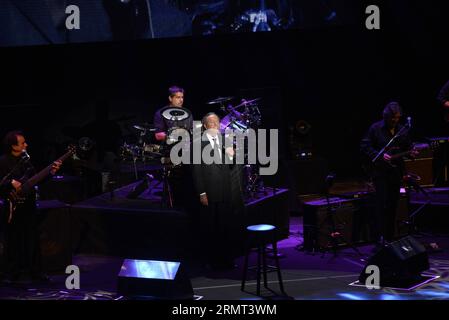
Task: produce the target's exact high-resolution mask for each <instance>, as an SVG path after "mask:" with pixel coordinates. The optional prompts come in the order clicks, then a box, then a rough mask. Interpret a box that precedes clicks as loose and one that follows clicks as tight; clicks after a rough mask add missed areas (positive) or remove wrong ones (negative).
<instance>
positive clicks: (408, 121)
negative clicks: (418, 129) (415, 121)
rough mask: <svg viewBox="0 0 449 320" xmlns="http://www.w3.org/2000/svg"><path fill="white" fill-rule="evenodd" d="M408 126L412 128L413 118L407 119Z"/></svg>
mask: <svg viewBox="0 0 449 320" xmlns="http://www.w3.org/2000/svg"><path fill="white" fill-rule="evenodd" d="M407 126H408V127H409V128H411V127H412V117H407Z"/></svg>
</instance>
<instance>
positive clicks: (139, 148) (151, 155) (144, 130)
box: [119, 97, 262, 192]
mask: <svg viewBox="0 0 449 320" xmlns="http://www.w3.org/2000/svg"><path fill="white" fill-rule="evenodd" d="M232 100H234V97H218V98H216V99H213V100H210V101H208V102H207V103H206V104H208V105H219V106H220V112H217V113H218V114H219V115H222V114H224V116H222V118H221V123H220V130H221V131H222V133H223V134H224V133H225V132H226V131H227V130H228V129H232V130H233V132H238V133H245V132H246V131H247V130H248V129H257V128H258V127H259V126H260V125H261V120H262V117H261V113H260V110H259V106H258V104H257V102H258V101H259V100H261V98H255V99H251V100H246V99H242V100H241V101H240V102H239V103H238V104H237V105H235V106H233V105H232V104H230V102H231V101H232ZM161 116H162V117H163V118H164V119H165V120H166V121H167V122H168V123H171V124H173V126H172V127H170V128H169V129H168V132H167V139H166V141H165V142H164V143H155V139H154V133H155V132H156V130H157V129H156V127H155V126H154V125H153V124H150V123H141V124H135V125H133V126H132V128H133V129H134V131H135V137H134V139H133V142H124V143H123V145H122V146H121V147H120V151H119V156H120V159H121V160H122V161H123V162H125V161H132V162H133V163H134V171H135V176H136V180H137V179H139V177H138V172H137V163H139V164H141V163H142V164H144V165H145V164H146V163H149V162H154V161H157V162H159V163H160V164H161V165H162V169H163V171H164V172H165V171H166V170H170V168H171V167H173V165H172V164H171V162H170V161H168V160H169V154H170V150H171V148H172V147H173V146H174V145H175V144H176V143H177V142H178V140H177V138H176V137H178V136H180V135H181V134H180V132H178V131H180V130H183V131H184V130H185V129H184V128H182V126H180V125H179V124H182V121H184V120H186V119H188V118H189V117H191V113H190V112H189V111H188V110H187V109H185V108H175V107H173V108H166V109H164V110H162V113H161ZM184 132H185V131H184ZM191 133H192V132H190V134H191ZM135 138H137V139H135ZM245 156H246V154H245ZM170 165H171V166H170ZM256 169H257V168H255V166H254V165H247V166H245V171H244V172H245V174H244V178H245V179H244V180H245V185H246V186H245V189H246V191H248V192H253V191H257V190H256V189H259V185H260V183H261V182H260V179H259V177H258V175H257V174H255V171H256ZM165 173H166V174H163V176H167V175H168V172H165Z"/></svg>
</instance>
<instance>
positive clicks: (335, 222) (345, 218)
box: [303, 199, 356, 250]
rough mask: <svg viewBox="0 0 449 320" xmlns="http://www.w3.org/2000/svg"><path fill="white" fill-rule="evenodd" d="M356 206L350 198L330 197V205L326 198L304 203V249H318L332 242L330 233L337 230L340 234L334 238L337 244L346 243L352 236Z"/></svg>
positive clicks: (350, 240) (349, 241)
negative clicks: (336, 198)
mask: <svg viewBox="0 0 449 320" xmlns="http://www.w3.org/2000/svg"><path fill="white" fill-rule="evenodd" d="M355 209H356V206H355V204H354V202H353V201H352V200H347V199H338V200H335V199H331V202H330V207H328V205H327V201H326V199H319V200H315V201H309V202H306V203H305V204H304V229H303V231H304V232H303V233H304V249H305V250H320V249H324V248H327V247H329V246H330V245H332V243H333V238H332V237H331V234H332V233H333V231H337V232H338V233H339V234H340V235H341V236H339V237H336V238H335V240H336V241H337V243H338V244H339V245H347V244H349V243H351V242H352V238H353V215H354V211H355Z"/></svg>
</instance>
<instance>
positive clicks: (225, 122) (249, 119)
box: [207, 97, 265, 196]
mask: <svg viewBox="0 0 449 320" xmlns="http://www.w3.org/2000/svg"><path fill="white" fill-rule="evenodd" d="M233 99H234V97H218V98H216V99H214V100H211V101H209V102H208V103H207V104H209V105H213V104H218V105H220V110H221V111H222V112H224V113H226V114H225V115H224V116H223V117H222V118H221V122H220V130H221V132H222V133H223V134H225V133H226V130H228V129H232V130H233V132H234V133H245V132H247V130H249V129H254V130H255V129H257V128H259V126H260V125H261V123H262V115H261V113H260V110H259V106H258V104H257V102H258V101H259V100H261V98H255V99H252V100H246V99H242V100H241V101H240V103H239V104H237V105H236V106H232V104H227V103H229V102H230V101H232V100H233ZM244 153H245V159H246V158H247V156H248V154H247V150H246V149H245V150H244ZM258 169H259V168H258V166H257V165H255V164H246V165H245V166H244V170H243V177H242V178H243V184H244V191H245V193H246V194H247V195H249V196H253V195H254V194H255V193H257V192H260V191H264V190H265V189H264V186H263V182H262V180H261V179H260V176H259V173H258V172H259V170H258Z"/></svg>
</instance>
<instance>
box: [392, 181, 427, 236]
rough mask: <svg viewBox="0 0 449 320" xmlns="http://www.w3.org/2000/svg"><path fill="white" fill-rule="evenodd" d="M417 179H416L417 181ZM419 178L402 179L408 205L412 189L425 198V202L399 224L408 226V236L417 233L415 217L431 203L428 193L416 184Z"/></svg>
mask: <svg viewBox="0 0 449 320" xmlns="http://www.w3.org/2000/svg"><path fill="white" fill-rule="evenodd" d="M417 178H418V179H417ZM418 180H419V177H416V176H415V175H413V174H410V173H409V174H407V175H406V176H405V177H404V182H405V183H406V192H407V200H408V202H409V205H410V189H414V190H415V191H416V192H417V193H422V194H423V195H424V196H425V198H426V201H425V202H424V203H423V204H421V205H420V206H419V207H418V208H417V209H416V210H415V211H413V212H412V213H411V214H410V215H409V217H408V219H407V220H403V221H401V222H400V223H402V224H405V225H407V226H408V234H409V235H412V234H413V233H415V232H416V233H419V232H417V227H416V222H415V217H416V216H417V215H418V214H419V213H420V212H421V211H422V210H423V209H424V208H425V207H426V206H428V205H429V204H430V203H432V198H431V196H430V195H429V193H428V192H427V191H426V190H424V188H423V187H421V186H420V185H419V183H418Z"/></svg>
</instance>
